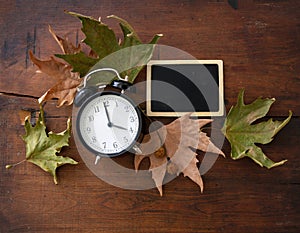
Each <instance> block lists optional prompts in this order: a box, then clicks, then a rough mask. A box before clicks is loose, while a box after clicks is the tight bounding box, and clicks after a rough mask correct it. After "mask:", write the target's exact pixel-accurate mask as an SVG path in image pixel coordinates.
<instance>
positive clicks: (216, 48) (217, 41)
mask: <svg viewBox="0 0 300 233" xmlns="http://www.w3.org/2000/svg"><path fill="white" fill-rule="evenodd" d="M43 4H45V2H44V1H40V2H39V3H34V6H31V5H30V4H25V3H24V4H23V3H20V2H18V3H16V4H12V3H11V4H2V6H1V7H0V12H1V22H5V23H3V24H1V28H0V29H1V31H5V34H4V35H2V36H1V42H0V45H1V46H2V49H1V62H0V77H1V82H0V92H7V91H8V90H9V91H11V92H14V93H19V94H24V95H32V96H40V95H42V94H43V93H44V92H45V91H46V90H47V89H48V88H50V87H51V86H52V85H53V84H54V81H53V80H49V79H48V78H43V77H42V76H41V75H37V74H35V73H34V72H35V68H34V67H32V64H31V62H30V61H29V59H28V51H29V50H32V51H34V52H35V54H36V55H37V56H38V57H41V58H43V59H47V58H49V57H50V56H51V55H53V54H55V53H60V50H59V47H58V46H57V45H56V42H55V41H54V40H53V39H52V38H51V35H50V34H49V33H48V32H47V28H48V24H51V25H52V26H53V28H54V30H55V31H56V32H57V33H58V34H59V35H62V36H63V35H67V36H68V37H69V38H70V39H71V40H73V41H74V42H76V41H77V42H78V41H80V40H81V39H83V36H82V34H81V33H80V32H78V31H79V29H80V23H79V21H78V20H76V19H74V18H73V17H71V16H68V15H66V14H64V13H63V10H64V9H70V10H72V9H74V10H76V9H78V10H77V11H80V12H81V13H84V14H88V15H92V16H94V17H95V18H96V17H98V16H99V15H101V16H103V17H105V16H106V15H110V14H112V13H118V15H119V16H121V17H124V18H126V19H127V20H128V21H129V22H130V23H131V24H132V25H133V26H134V28H136V30H137V32H138V33H139V34H140V35H141V37H142V39H143V40H144V41H149V40H150V38H151V36H152V35H154V34H156V33H163V34H164V38H162V39H161V41H160V43H161V44H164V45H168V46H174V47H175V48H178V49H181V50H183V51H186V52H188V53H190V54H191V55H192V56H194V57H195V58H197V59H223V60H224V64H225V98H226V106H227V109H229V107H230V106H231V105H233V104H234V103H235V101H236V96H237V93H238V91H239V90H240V89H241V88H245V89H246V95H247V97H246V99H247V100H253V99H254V98H256V97H257V96H264V97H276V99H277V100H278V101H277V103H276V105H274V107H273V108H272V110H271V115H274V116H285V115H287V112H288V110H289V109H291V110H293V111H294V112H295V115H297V116H299V114H300V112H299V111H300V110H299V109H300V107H299V101H295V99H299V91H298V90H299V89H300V82H299V67H300V66H299V59H300V58H299V51H300V47H299V46H300V45H299V43H298V42H299V33H300V30H299V24H298V22H299V17H300V16H299V13H298V12H299V10H300V3H299V1H296V0H290V1H267V2H264V1H247V2H246V3H245V4H243V5H242V6H241V8H240V9H239V10H234V9H232V8H231V7H230V6H229V5H228V4H227V2H226V1H197V2H183V3H182V2H181V1H172V2H171V3H169V4H161V3H160V2H159V1H154V2H151V6H152V7H151V6H148V4H149V3H143V2H135V1H132V2H126V3H119V2H118V3H116V2H110V1H107V2H105V1H103V2H101V3H98V4H99V5H98V4H97V5H96V6H93V7H91V6H92V4H93V2H92V1H87V3H85V4H84V5H82V6H81V5H80V6H78V7H76V5H73V3H72V4H71V3H70V2H67V1H64V2H57V3H56V4H53V5H52V6H47V7H42V6H43ZM85 6H87V8H85ZM154 6H155V7H154ZM32 7H34V8H36V9H37V10H36V11H35V12H34V14H32ZM21 9H22V10H21ZM84 9H85V10H84ZM86 9H88V10H86ZM158 14H159V17H157V15H158ZM28 15H30V16H31V17H28ZM275 15H276V17H275ZM24 19H26V20H24ZM103 20H104V21H105V22H107V23H109V24H110V25H111V26H112V27H113V28H114V29H118V26H117V25H116V23H115V22H114V21H110V20H107V19H103ZM14 22H17V23H14ZM118 35H120V31H119V33H118ZM37 83H43V85H42V86H40V85H36V84H37Z"/></svg>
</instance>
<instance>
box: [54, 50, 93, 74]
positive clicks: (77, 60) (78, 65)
mask: <svg viewBox="0 0 300 233" xmlns="http://www.w3.org/2000/svg"><path fill="white" fill-rule="evenodd" d="M55 56H56V57H59V58H62V59H64V60H65V61H66V62H68V63H69V64H70V65H71V66H72V68H73V69H72V72H79V73H80V76H81V77H82V76H84V75H85V74H87V73H88V72H89V70H90V69H91V67H93V66H94V65H95V64H96V63H97V62H98V61H99V59H95V58H92V57H89V56H87V55H86V54H85V53H84V52H82V51H81V52H79V53H75V54H55Z"/></svg>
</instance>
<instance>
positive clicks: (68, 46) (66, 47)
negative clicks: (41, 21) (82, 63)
mask: <svg viewBox="0 0 300 233" xmlns="http://www.w3.org/2000/svg"><path fill="white" fill-rule="evenodd" d="M49 32H50V34H51V35H52V36H53V38H54V39H55V40H56V42H57V43H58V45H59V46H60V48H61V50H62V52H63V53H64V54H76V53H79V52H80V51H81V46H80V44H79V45H78V46H75V45H73V43H72V42H70V41H69V40H68V38H62V37H60V36H58V35H56V33H55V32H54V31H53V29H52V28H51V26H50V25H49Z"/></svg>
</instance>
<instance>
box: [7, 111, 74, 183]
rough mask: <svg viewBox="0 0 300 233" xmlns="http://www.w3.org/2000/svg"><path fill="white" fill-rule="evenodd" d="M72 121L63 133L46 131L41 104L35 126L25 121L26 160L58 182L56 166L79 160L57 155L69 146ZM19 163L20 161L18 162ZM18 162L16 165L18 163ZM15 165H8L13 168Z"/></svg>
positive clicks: (23, 137) (27, 120)
mask: <svg viewBox="0 0 300 233" xmlns="http://www.w3.org/2000/svg"><path fill="white" fill-rule="evenodd" d="M70 129H71V123H70V119H68V122H67V129H66V130H65V131H63V132H61V133H58V134H55V133H53V132H49V133H48V134H47V133H46V125H45V120H44V111H43V108H42V107H41V106H40V114H39V118H38V120H37V122H36V125H35V126H32V125H31V124H30V122H29V119H28V118H27V119H26V121H25V131H26V134H25V135H24V136H22V139H23V140H24V142H25V143H26V161H28V162H31V163H33V164H35V165H37V166H39V167H40V168H41V169H43V170H44V171H46V172H49V173H50V174H51V175H52V176H53V179H54V183H55V184H57V183H58V182H57V176H56V168H58V167H60V166H62V165H64V164H77V162H76V161H75V160H73V159H71V158H69V157H63V156H57V155H56V153H59V152H60V150H61V148H62V147H63V146H68V145H69V143H68V141H69V137H70ZM17 164H18V163H17ZM17 164H16V165H17ZM13 166H14V165H7V166H6V168H11V167H13Z"/></svg>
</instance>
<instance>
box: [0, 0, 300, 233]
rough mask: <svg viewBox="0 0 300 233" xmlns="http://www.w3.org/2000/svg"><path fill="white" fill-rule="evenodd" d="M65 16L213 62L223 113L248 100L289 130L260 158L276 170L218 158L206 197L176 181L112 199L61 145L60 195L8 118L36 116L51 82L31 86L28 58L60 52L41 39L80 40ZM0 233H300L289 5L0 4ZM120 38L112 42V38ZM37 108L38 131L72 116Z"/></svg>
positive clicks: (298, 7) (295, 23)
mask: <svg viewBox="0 0 300 233" xmlns="http://www.w3.org/2000/svg"><path fill="white" fill-rule="evenodd" d="M64 10H71V11H75V12H79V13H82V14H85V15H91V16H93V17H99V16H102V18H103V21H105V22H106V23H108V24H109V25H110V26H111V27H112V28H113V29H115V30H119V29H118V25H117V22H115V21H112V20H106V18H105V17H106V16H107V15H111V14H116V15H118V16H120V17H123V18H125V19H127V20H128V21H129V22H130V23H131V24H132V25H133V26H134V28H135V29H136V31H137V32H138V34H139V35H140V36H141V38H142V39H143V40H144V41H145V42H146V41H148V40H150V38H151V37H152V35H154V34H156V33H163V34H164V37H163V38H162V39H161V40H160V43H161V44H164V45H169V46H174V47H176V48H179V49H181V50H184V51H186V52H188V53H190V54H191V55H193V56H194V57H196V58H197V59H222V60H224V69H225V99H226V108H227V111H228V110H229V108H230V107H231V106H232V105H234V104H235V103H236V98H237V94H238V92H239V90H240V89H241V88H245V90H246V93H245V94H246V96H245V101H246V102H247V103H249V102H250V101H253V100H254V99H255V98H257V97H259V96H263V97H275V98H276V99H277V101H276V102H275V104H274V106H273V107H272V108H271V111H270V113H269V115H268V117H274V118H275V119H278V120H281V119H284V117H286V116H287V115H288V110H289V109H291V110H292V111H293V113H294V115H293V118H292V120H291V122H290V123H289V124H288V125H287V126H286V127H285V128H284V129H283V130H282V131H281V132H280V133H279V134H278V136H277V137H276V138H275V139H274V141H273V142H272V143H271V144H268V145H265V146H262V148H263V150H264V151H265V153H266V154H267V155H269V156H270V158H272V159H273V160H275V161H279V160H281V159H288V162H287V163H286V164H285V165H283V166H281V167H277V168H274V169H271V170H267V169H264V168H260V167H259V166H257V165H256V164H254V163H253V162H252V161H250V160H249V159H244V160H240V161H233V160H232V159H231V158H230V157H229V154H230V145H229V144H228V142H225V144H224V146H223V148H222V149H223V151H224V152H225V154H226V155H227V158H226V159H223V158H221V157H220V158H219V159H218V160H217V161H216V163H215V164H214V166H213V168H212V169H210V171H209V172H208V173H206V174H205V175H204V176H203V179H204V184H205V189H204V193H203V194H200V192H199V188H198V187H197V186H196V185H195V184H194V183H193V182H191V181H190V180H189V179H187V178H184V177H183V176H182V175H181V176H179V177H178V178H177V179H175V180H173V181H172V182H170V183H168V184H166V185H165V186H164V196H163V197H160V196H159V194H158V192H157V190H156V189H150V190H143V191H135V190H123V189H121V188H117V187H114V186H112V185H109V184H107V183H105V182H103V181H102V180H100V179H98V178H97V177H96V176H94V175H93V174H92V173H91V172H90V170H89V169H88V168H87V167H86V166H85V164H84V162H83V161H82V160H81V158H80V155H79V153H78V152H77V150H76V146H75V143H74V141H73V139H71V142H70V144H71V145H70V147H69V148H65V149H63V151H62V154H63V155H65V156H70V157H72V158H74V159H76V160H77V161H79V164H78V165H77V166H71V165H66V166H63V167H61V168H59V169H58V176H59V184H58V185H54V184H53V181H52V177H51V176H50V175H48V174H46V173H44V172H43V171H42V170H40V168H38V167H36V166H35V165H33V164H30V163H23V164H20V165H19V166H17V167H15V168H14V169H12V170H6V169H5V165H6V164H10V163H14V162H17V161H20V160H22V159H23V158H25V146H24V144H23V141H22V139H21V137H20V135H23V134H24V128H23V126H21V125H20V120H19V116H18V113H19V111H20V110H22V109H35V110H38V105H37V103H36V101H37V98H38V97H39V96H41V95H42V94H43V93H44V92H45V91H46V90H47V89H48V88H50V87H51V86H52V85H53V84H54V80H51V79H49V78H45V76H43V75H40V74H36V73H35V70H36V67H34V66H33V64H32V63H31V62H30V60H29V57H28V51H29V50H32V51H34V52H35V54H36V55H37V56H38V57H40V58H42V59H47V58H49V57H50V56H51V55H52V54H55V53H60V49H59V47H58V45H57V44H56V42H55V41H54V40H53V38H52V37H51V35H50V34H49V33H48V24H50V25H51V26H52V27H53V29H54V30H55V31H56V33H57V34H59V35H61V36H64V35H67V36H68V37H69V38H70V39H71V40H72V41H74V42H76V41H77V42H78V40H81V39H83V35H82V33H81V32H80V22H79V21H78V20H76V19H75V18H73V17H71V16H69V15H66V14H65V13H64ZM0 29H1V30H0V31H1V36H0V38H1V40H0V46H1V51H0V56H1V62H0V79H1V82H0V92H1V94H0V128H1V134H0V172H1V175H0V232H1V233H2V232H3V233H4V232H273V233H274V232H299V230H300V195H299V194H300V146H299V145H300V119H299V116H300V75H299V73H300V1H298V0H281V1H279V0H243V1H240V4H239V8H238V10H234V9H233V8H232V7H230V5H228V3H227V1H225V0H210V1H204V0H203V1H179V0H169V1H165V3H163V1H157V0H153V1H110V0H103V1H92V0H86V1H75V0H74V1H71V0H68V1H59V0H53V1H44V0H40V1H4V0H1V4H0ZM118 32H119V33H120V35H121V32H120V31H118ZM55 104H56V103H55V101H50V102H48V103H47V105H46V107H45V111H46V121H47V126H48V128H49V130H54V131H56V132H60V131H61V130H63V129H64V128H65V122H66V119H67V117H68V116H69V115H70V114H71V111H72V108H71V107H63V108H60V109H57V108H56V107H55Z"/></svg>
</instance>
